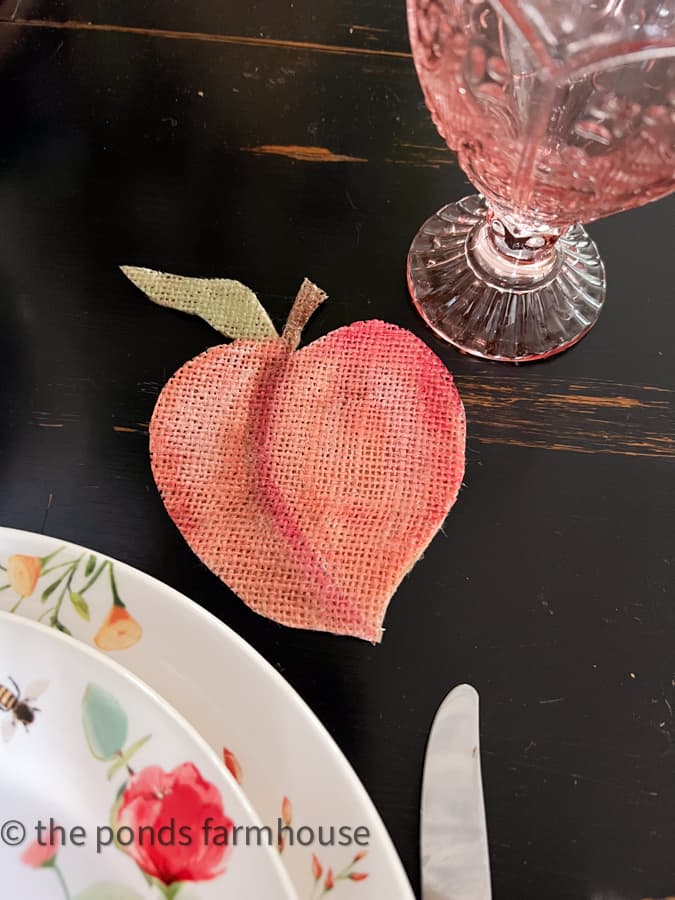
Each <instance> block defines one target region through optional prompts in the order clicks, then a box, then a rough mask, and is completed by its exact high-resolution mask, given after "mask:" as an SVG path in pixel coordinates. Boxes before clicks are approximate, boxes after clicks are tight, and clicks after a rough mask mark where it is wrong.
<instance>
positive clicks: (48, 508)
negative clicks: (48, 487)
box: [40, 492, 54, 534]
mask: <svg viewBox="0 0 675 900" xmlns="http://www.w3.org/2000/svg"><path fill="white" fill-rule="evenodd" d="M53 500H54V494H52V493H51V492H50V494H49V497H48V498H47V507H46V509H45V513H44V516H43V517H42V527H41V528H40V533H41V534H44V530H45V528H46V527H47V516H48V515H49V510H50V509H51V508H52V502H53Z"/></svg>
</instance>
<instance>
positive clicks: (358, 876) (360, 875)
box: [349, 872, 368, 881]
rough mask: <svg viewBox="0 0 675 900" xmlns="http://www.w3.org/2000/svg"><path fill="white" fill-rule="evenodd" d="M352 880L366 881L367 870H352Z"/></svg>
mask: <svg viewBox="0 0 675 900" xmlns="http://www.w3.org/2000/svg"><path fill="white" fill-rule="evenodd" d="M349 877H350V879H351V880H352V881H365V880H366V878H367V877H368V873H367V872H351V873H350V875H349Z"/></svg>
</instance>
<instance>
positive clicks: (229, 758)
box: [223, 747, 244, 784]
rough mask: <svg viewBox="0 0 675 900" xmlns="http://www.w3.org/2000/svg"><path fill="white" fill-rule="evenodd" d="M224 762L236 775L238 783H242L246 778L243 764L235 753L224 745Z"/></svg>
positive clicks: (234, 775)
mask: <svg viewBox="0 0 675 900" xmlns="http://www.w3.org/2000/svg"><path fill="white" fill-rule="evenodd" d="M223 762H224V763H225V766H226V767H227V768H228V769H229V771H230V774H231V775H232V776H233V777H234V779H235V781H236V782H237V783H238V784H241V783H242V781H243V778H244V773H243V771H242V768H241V765H240V764H239V760H238V759H237V757H236V756H235V755H234V753H233V752H232V751H231V750H228V749H227V747H223Z"/></svg>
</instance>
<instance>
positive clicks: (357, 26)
mask: <svg viewBox="0 0 675 900" xmlns="http://www.w3.org/2000/svg"><path fill="white" fill-rule="evenodd" d="M12 16H15V17H20V18H22V19H35V20H40V19H42V20H44V19H50V20H54V21H57V22H65V21H76V22H81V23H92V24H94V25H122V26H129V27H132V28H139V29H143V28H145V29H150V30H155V29H159V30H164V31H169V32H199V33H206V34H213V35H230V34H241V35H246V36H248V37H263V38H274V39H279V40H292V41H305V42H309V43H319V44H322V43H336V44H339V45H344V46H345V47H355V48H357V47H360V48H364V49H367V48H370V49H373V50H374V49H384V50H392V51H402V52H407V50H408V49H409V47H408V40H407V33H406V27H405V3H404V2H402V0H342V2H340V3H331V4H327V3H326V4H322V5H321V7H320V8H318V7H317V5H316V3H315V2H313V0H294V2H293V3H292V4H291V3H288V2H285V0H281V2H279V0H270V2H265V3H260V2H256V3H250V4H239V3H222V2H211V0H200V2H195V3H176V2H172V0H144V2H143V3H138V2H137V0H117V2H115V3H101V2H100V0H0V18H11V17H12Z"/></svg>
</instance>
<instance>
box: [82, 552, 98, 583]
mask: <svg viewBox="0 0 675 900" xmlns="http://www.w3.org/2000/svg"><path fill="white" fill-rule="evenodd" d="M95 566H96V557H95V556H94V554H93V553H92V554H91V556H90V557H89V559H88V560H87V565H86V566H85V567H84V575H85V578H88V577H89V576H90V575H91V573H92V572H93V571H94V567H95Z"/></svg>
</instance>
